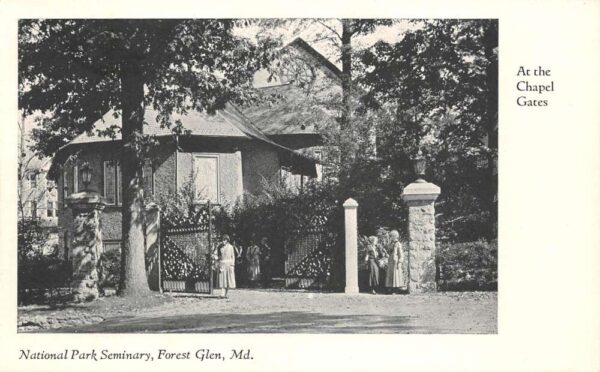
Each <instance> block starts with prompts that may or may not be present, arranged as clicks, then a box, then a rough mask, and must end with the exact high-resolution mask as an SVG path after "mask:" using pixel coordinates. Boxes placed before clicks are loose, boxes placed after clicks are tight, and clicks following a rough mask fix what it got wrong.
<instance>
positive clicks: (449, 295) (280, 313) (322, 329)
mask: <svg viewBox="0 0 600 372" xmlns="http://www.w3.org/2000/svg"><path fill="white" fill-rule="evenodd" d="M167 297H168V296H167ZM63 311H65V310H63ZM99 315H100V316H102V318H101V319H103V321H100V322H98V323H94V324H89V323H90V322H89V321H88V322H82V323H83V324H79V325H75V326H73V325H72V323H71V324H69V323H66V324H65V326H64V327H63V326H61V327H55V328H54V329H50V330H45V331H51V332H61V333H75V332H93V333H96V332H109V333H139V332H147V333H163V332H174V333H184V332H197V333H209V332H212V333H215V332H216V333H496V332H497V293H496V292H446V293H435V294H427V295H410V296H409V295H370V294H358V295H345V294H341V293H319V292H306V291H279V290H260V289H238V290H233V291H231V292H230V297H229V299H220V298H217V297H211V296H194V295H187V296H186V295H179V296H177V297H174V298H172V299H171V298H169V300H168V301H166V302H162V303H159V304H158V305H156V306H153V307H150V308H145V309H141V310H138V311H135V312H131V313H124V312H122V311H121V312H117V313H107V314H99ZM88 317H89V315H88ZM85 323H87V324H85ZM24 330H27V329H24ZM30 331H31V329H30ZM37 331H41V330H39V329H38V330H37Z"/></svg>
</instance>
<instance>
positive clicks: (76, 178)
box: [73, 164, 79, 193]
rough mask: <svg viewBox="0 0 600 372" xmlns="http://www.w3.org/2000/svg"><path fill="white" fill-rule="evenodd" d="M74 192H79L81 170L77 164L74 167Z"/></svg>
mask: <svg viewBox="0 0 600 372" xmlns="http://www.w3.org/2000/svg"><path fill="white" fill-rule="evenodd" d="M73 192H74V193H76V192H79V168H78V167H77V164H75V165H74V166H73Z"/></svg>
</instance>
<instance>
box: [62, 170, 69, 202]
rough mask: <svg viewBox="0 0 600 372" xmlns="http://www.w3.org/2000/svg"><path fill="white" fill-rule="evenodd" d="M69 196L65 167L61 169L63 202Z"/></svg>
mask: <svg viewBox="0 0 600 372" xmlns="http://www.w3.org/2000/svg"><path fill="white" fill-rule="evenodd" d="M68 196H69V177H68V174H67V171H66V169H63V202H64V201H65V200H67V197H68Z"/></svg>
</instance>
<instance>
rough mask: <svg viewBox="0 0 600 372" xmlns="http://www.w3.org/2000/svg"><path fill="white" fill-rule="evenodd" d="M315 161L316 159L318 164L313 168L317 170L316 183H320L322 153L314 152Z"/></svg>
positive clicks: (321, 178)
mask: <svg viewBox="0 0 600 372" xmlns="http://www.w3.org/2000/svg"><path fill="white" fill-rule="evenodd" d="M315 159H317V161H318V163H317V164H315V167H316V168H317V181H322V180H323V164H322V163H321V162H322V161H323V153H322V152H321V151H319V150H317V151H315Z"/></svg>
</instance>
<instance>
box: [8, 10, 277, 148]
mask: <svg viewBox="0 0 600 372" xmlns="http://www.w3.org/2000/svg"><path fill="white" fill-rule="evenodd" d="M239 22H241V21H239ZM236 25H237V22H236V21H234V20H208V19H207V20H185V19H172V20H165V19H163V20H102V19H95V20H90V19H88V20H75V19H71V20H59V19H54V20H31V19H29V20H21V21H20V22H19V105H20V107H21V108H23V109H25V110H26V112H33V111H34V110H36V109H39V110H42V111H44V112H51V113H52V116H51V117H49V118H48V119H47V120H43V121H42V124H43V126H42V128H41V129H39V130H37V131H35V132H34V137H36V139H37V141H36V149H37V150H38V151H39V152H40V153H43V154H46V155H51V154H53V153H54V152H55V151H56V150H57V149H58V148H59V147H60V146H62V145H64V144H65V143H66V142H67V141H68V140H69V139H71V138H73V137H74V136H75V135H77V134H79V133H82V132H84V131H86V130H92V129H93V128H91V125H92V123H93V122H94V121H96V120H97V119H99V118H100V117H101V116H102V115H104V114H105V113H106V112H107V111H109V110H110V109H114V110H115V111H117V112H119V111H120V109H121V106H122V104H123V102H122V96H121V90H120V88H119V81H120V79H121V77H120V73H121V72H123V69H124V68H125V62H126V61H127V60H129V59H131V58H134V59H135V63H137V64H138V65H139V66H138V67H139V68H140V70H141V71H143V76H142V79H143V82H144V84H145V86H146V89H147V92H146V94H145V95H144V97H143V99H144V104H145V105H146V106H148V105H151V106H152V107H154V109H156V110H157V111H158V112H159V113H160V121H161V123H164V124H165V125H171V124H172V123H171V122H170V119H169V114H171V113H172V112H179V113H185V112H186V111H189V110H200V111H208V112H214V111H215V110H217V109H219V108H222V107H223V106H224V104H225V103H226V102H228V101H238V102H242V101H243V102H246V101H251V100H253V99H256V98H257V96H256V93H252V91H251V90H250V89H248V88H250V86H251V83H252V77H253V74H254V72H255V71H256V70H258V69H259V68H260V67H261V66H262V65H264V63H266V60H267V59H268V58H269V55H270V53H272V48H273V47H274V46H275V44H273V42H272V41H271V40H269V39H261V40H260V42H259V43H258V44H255V43H252V42H250V41H249V40H248V39H245V38H242V37H238V36H235V35H234V34H233V29H234V28H235V27H236ZM175 124H177V123H175Z"/></svg>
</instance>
